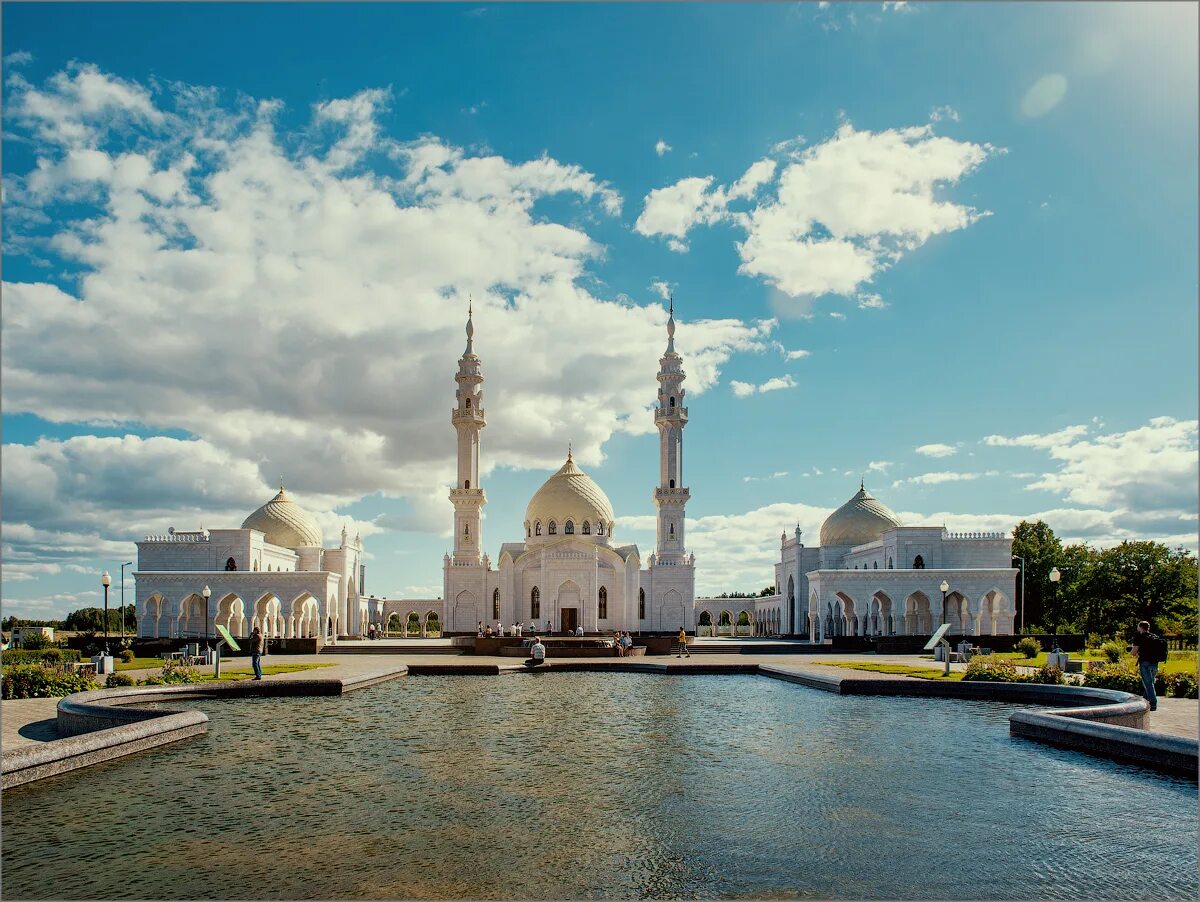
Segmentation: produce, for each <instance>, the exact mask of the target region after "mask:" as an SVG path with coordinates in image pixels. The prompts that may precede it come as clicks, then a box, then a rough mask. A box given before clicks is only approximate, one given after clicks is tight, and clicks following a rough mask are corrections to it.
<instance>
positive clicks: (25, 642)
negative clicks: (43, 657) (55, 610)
mask: <svg viewBox="0 0 1200 902" xmlns="http://www.w3.org/2000/svg"><path fill="white" fill-rule="evenodd" d="M49 647H50V640H49V639H47V638H46V637H45V636H43V635H42V634H41V633H26V634H25V635H24V636H22V637H21V648H24V649H28V650H29V651H41V650H42V649H43V648H49Z"/></svg>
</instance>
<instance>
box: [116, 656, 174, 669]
mask: <svg viewBox="0 0 1200 902" xmlns="http://www.w3.org/2000/svg"><path fill="white" fill-rule="evenodd" d="M113 663H114V664H115V665H116V668H117V670H149V669H150V668H152V667H162V665H163V661H162V658H134V659H133V660H132V661H130V662H129V663H128V664H126V663H125V662H124V661H122V660H121V659H120V658H117V659H116V660H115V661H114V662H113Z"/></svg>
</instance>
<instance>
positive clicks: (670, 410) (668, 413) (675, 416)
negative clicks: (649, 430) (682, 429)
mask: <svg viewBox="0 0 1200 902" xmlns="http://www.w3.org/2000/svg"><path fill="white" fill-rule="evenodd" d="M687 418H688V411H687V408H686V407H656V408H654V422H656V423H657V422H658V421H659V420H679V421H680V422H681V423H686V422H687Z"/></svg>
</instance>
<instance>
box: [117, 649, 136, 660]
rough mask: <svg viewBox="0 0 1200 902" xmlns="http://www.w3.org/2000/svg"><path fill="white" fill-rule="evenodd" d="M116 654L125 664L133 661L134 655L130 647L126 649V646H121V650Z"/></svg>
mask: <svg viewBox="0 0 1200 902" xmlns="http://www.w3.org/2000/svg"><path fill="white" fill-rule="evenodd" d="M117 656H118V657H119V658H120V659H121V660H122V661H124V662H125V663H126V664H132V663H133V657H134V655H133V651H132V650H131V649H128V648H122V649H121V651H120V653H119V654H118V655H117Z"/></svg>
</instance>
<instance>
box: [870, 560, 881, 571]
mask: <svg viewBox="0 0 1200 902" xmlns="http://www.w3.org/2000/svg"><path fill="white" fill-rule="evenodd" d="M871 569H872V570H878V569H879V561H872V562H871Z"/></svg>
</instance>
